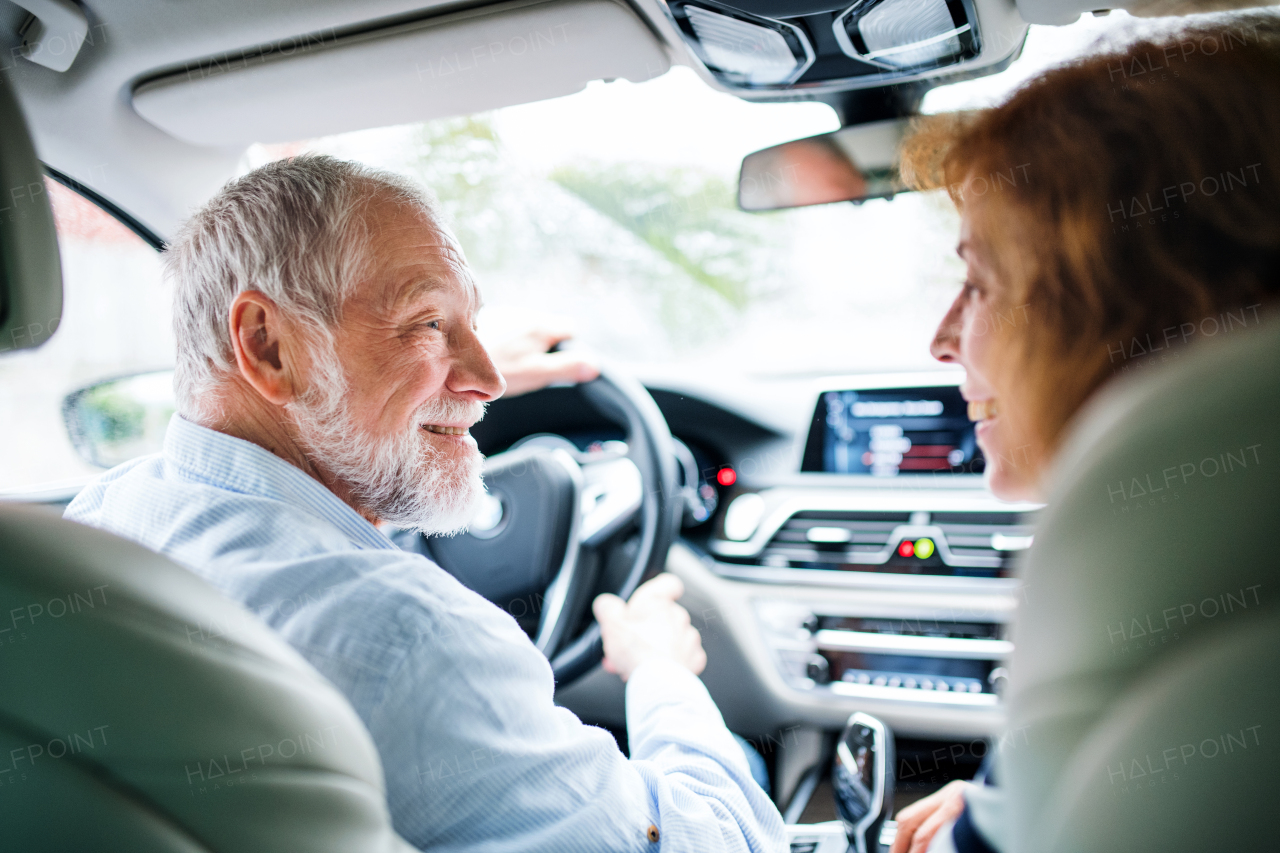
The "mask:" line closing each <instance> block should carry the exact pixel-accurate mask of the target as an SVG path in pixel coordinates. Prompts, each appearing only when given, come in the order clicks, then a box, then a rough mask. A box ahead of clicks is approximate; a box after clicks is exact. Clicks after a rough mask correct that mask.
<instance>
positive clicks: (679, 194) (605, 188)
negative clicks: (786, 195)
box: [551, 165, 770, 310]
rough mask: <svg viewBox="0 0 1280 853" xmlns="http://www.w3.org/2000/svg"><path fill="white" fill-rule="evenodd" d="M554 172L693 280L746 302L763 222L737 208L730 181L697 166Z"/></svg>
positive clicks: (736, 303) (763, 237)
mask: <svg viewBox="0 0 1280 853" xmlns="http://www.w3.org/2000/svg"><path fill="white" fill-rule="evenodd" d="M551 179H552V180H553V181H555V182H556V183H557V184H559V185H560V186H561V187H563V188H564V189H566V190H568V191H569V192H571V193H573V194H574V195H576V196H577V197H578V198H580V199H582V200H583V201H584V202H586V203H587V204H589V205H590V206H591V207H592V208H594V209H595V210H596V211H598V212H599V213H601V214H603V215H604V216H606V217H608V218H609V219H610V220H612V221H613V222H614V223H616V224H617V225H619V226H621V227H622V228H625V229H626V230H627V231H629V232H631V233H632V234H634V235H635V236H636V237H638V238H640V239H641V240H642V241H644V243H645V244H646V245H648V246H649V248H651V249H652V250H653V251H654V252H656V253H657V254H658V255H659V256H661V257H662V258H664V259H665V260H666V261H668V262H669V263H670V264H671V265H672V266H674V267H676V268H677V269H679V270H680V271H682V272H683V273H685V275H687V276H688V277H689V279H690V280H691V281H692V282H693V283H694V284H696V285H698V286H701V287H704V288H706V289H708V290H710V291H712V292H713V293H716V294H718V295H719V296H720V297H721V298H723V299H724V300H725V302H727V303H728V304H729V305H731V306H733V307H734V308H736V309H739V310H741V309H743V308H745V307H746V306H747V303H748V302H749V301H750V298H751V290H752V288H751V284H752V279H753V273H755V272H757V271H758V269H757V267H758V264H757V263H753V261H757V260H758V259H757V258H755V257H753V255H754V254H756V253H755V252H753V251H752V247H759V246H760V244H761V242H762V241H763V242H764V244H765V245H766V246H767V245H768V242H770V241H769V240H768V234H767V232H766V230H765V228H763V227H761V223H760V222H758V221H751V220H750V218H749V217H747V216H746V215H745V214H743V213H741V212H740V211H738V210H737V209H736V208H735V198H734V191H733V188H732V187H730V186H729V184H728V183H727V182H726V181H724V180H722V179H720V178H717V177H714V176H709V175H706V174H702V173H700V172H698V171H695V170H692V169H674V168H671V169H663V170H658V169H655V168H653V167H650V166H635V165H633V166H630V167H626V168H622V169H619V168H610V167H603V166H598V167H594V168H592V167H565V168H561V169H557V170H556V171H554V172H553V173H552V174H551Z"/></svg>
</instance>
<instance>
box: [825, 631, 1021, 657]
mask: <svg viewBox="0 0 1280 853" xmlns="http://www.w3.org/2000/svg"><path fill="white" fill-rule="evenodd" d="M813 641H814V642H815V643H816V644H817V647H818V649H819V650H821V651H830V652H870V653H872V654H899V655H927V656H929V657H935V658H952V659H957V660H1003V659H1004V658H1007V657H1009V655H1011V654H1013V643H1011V642H1009V641H1008V640H976V639H966V638H958V637H918V636H915V635H911V634H876V633H871V632H867V631H840V630H834V629H830V628H828V629H824V630H821V631H817V632H815V633H814V635H813Z"/></svg>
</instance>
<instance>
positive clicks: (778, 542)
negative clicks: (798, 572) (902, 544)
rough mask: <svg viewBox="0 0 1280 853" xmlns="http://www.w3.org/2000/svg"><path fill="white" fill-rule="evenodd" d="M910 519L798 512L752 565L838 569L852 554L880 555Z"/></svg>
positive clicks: (895, 515)
mask: <svg viewBox="0 0 1280 853" xmlns="http://www.w3.org/2000/svg"><path fill="white" fill-rule="evenodd" d="M910 520H911V514H910V513H906V512H841V511H831V510H809V511H802V512H797V513H796V514H794V515H792V516H791V517H790V518H788V519H787V520H786V522H785V523H783V525H782V527H780V528H779V529H778V532H777V533H775V534H774V535H773V538H772V539H770V540H769V544H768V545H766V546H765V548H764V550H763V551H762V552H761V554H760V557H759V558H758V559H757V560H755V561H753V562H757V563H759V564H760V565H763V566H770V567H773V568H831V569H838V568H839V567H840V564H842V563H848V562H849V557H850V555H866V556H869V557H875V556H877V555H879V554H880V553H881V552H882V551H884V549H885V548H886V546H887V545H888V542H889V537H890V536H892V534H893V531H894V530H896V529H897V528H898V527H900V526H902V525H904V524H906V523H907V522H909V521H910ZM840 534H843V536H841V535H840Z"/></svg>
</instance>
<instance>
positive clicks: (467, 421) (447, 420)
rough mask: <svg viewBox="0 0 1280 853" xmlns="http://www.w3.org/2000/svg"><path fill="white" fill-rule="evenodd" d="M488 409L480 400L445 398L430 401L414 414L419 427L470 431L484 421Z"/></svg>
mask: <svg viewBox="0 0 1280 853" xmlns="http://www.w3.org/2000/svg"><path fill="white" fill-rule="evenodd" d="M487 408H488V407H487V406H486V404H485V403H482V402H481V401H479V400H466V399H462V398H460V397H452V396H443V397H436V398H435V399H432V400H428V401H427V402H426V403H423V404H422V405H421V406H420V407H419V408H418V410H417V412H415V413H414V423H415V424H416V425H418V426H426V425H432V426H458V427H465V428H467V429H470V428H471V427H472V426H474V425H475V424H478V423H479V422H480V421H481V420H483V419H484V415H485V410H486V409H487Z"/></svg>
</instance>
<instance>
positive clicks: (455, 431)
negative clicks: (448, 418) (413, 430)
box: [422, 424, 467, 435]
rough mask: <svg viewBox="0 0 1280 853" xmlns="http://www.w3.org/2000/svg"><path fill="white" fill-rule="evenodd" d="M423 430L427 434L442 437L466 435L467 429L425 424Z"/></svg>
mask: <svg viewBox="0 0 1280 853" xmlns="http://www.w3.org/2000/svg"><path fill="white" fill-rule="evenodd" d="M422 428H423V429H425V430H426V431H427V432H434V433H439V434H440V435H466V434H467V428H466V427H453V426H439V425H437V424H423V425H422Z"/></svg>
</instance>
